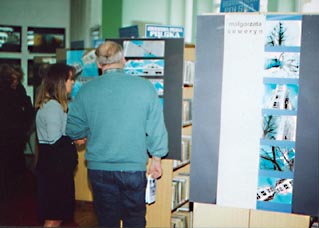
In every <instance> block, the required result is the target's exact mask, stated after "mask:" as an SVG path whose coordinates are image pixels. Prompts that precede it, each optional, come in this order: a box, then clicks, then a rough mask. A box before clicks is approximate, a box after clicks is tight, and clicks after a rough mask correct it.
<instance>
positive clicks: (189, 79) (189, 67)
mask: <svg viewBox="0 0 319 228" xmlns="http://www.w3.org/2000/svg"><path fill="white" fill-rule="evenodd" d="M194 75H195V63H194V62H193V61H190V60H185V61H184V75H183V79H184V85H191V86H192V85H193V84H194Z"/></svg>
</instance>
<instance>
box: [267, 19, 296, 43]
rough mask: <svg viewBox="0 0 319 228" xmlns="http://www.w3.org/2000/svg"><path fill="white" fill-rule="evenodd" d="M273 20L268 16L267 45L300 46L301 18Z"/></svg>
mask: <svg viewBox="0 0 319 228" xmlns="http://www.w3.org/2000/svg"><path fill="white" fill-rule="evenodd" d="M289 19H290V18H289V17H287V18H282V20H271V17H270V16H268V17H267V20H266V23H265V35H266V39H265V46H269V47H280V46H284V47H289V46H290V47H300V44H301V20H289Z"/></svg>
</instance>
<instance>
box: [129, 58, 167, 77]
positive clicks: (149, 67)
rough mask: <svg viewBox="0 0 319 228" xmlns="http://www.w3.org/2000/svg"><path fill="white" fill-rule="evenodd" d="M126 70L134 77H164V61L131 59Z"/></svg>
mask: <svg viewBox="0 0 319 228" xmlns="http://www.w3.org/2000/svg"><path fill="white" fill-rule="evenodd" d="M124 70H125V72H126V73H128V74H130V75H132V76H146V77H147V76H163V75H164V59H130V60H128V61H127V62H126V64H125V68H124Z"/></svg>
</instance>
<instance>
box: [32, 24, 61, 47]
mask: <svg viewBox="0 0 319 228" xmlns="http://www.w3.org/2000/svg"><path fill="white" fill-rule="evenodd" d="M27 32H28V34H27V38H28V50H29V52H31V53H55V52H56V49H58V48H64V47H65V29H64V28H40V27H28V31H27Z"/></svg>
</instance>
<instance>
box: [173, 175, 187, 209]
mask: <svg viewBox="0 0 319 228" xmlns="http://www.w3.org/2000/svg"><path fill="white" fill-rule="evenodd" d="M189 183H190V175H189V173H178V174H177V175H176V176H175V177H174V178H173V181H172V205H171V209H172V210H174V209H175V208H177V207H179V206H181V205H182V204H184V203H185V202H187V201H188V200H189V185H190V184H189Z"/></svg>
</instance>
